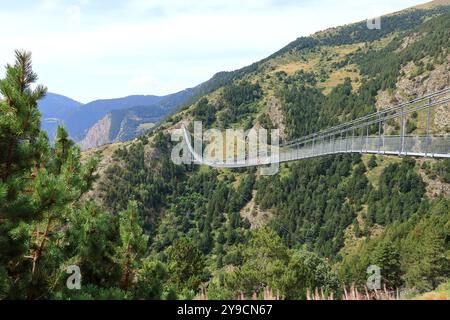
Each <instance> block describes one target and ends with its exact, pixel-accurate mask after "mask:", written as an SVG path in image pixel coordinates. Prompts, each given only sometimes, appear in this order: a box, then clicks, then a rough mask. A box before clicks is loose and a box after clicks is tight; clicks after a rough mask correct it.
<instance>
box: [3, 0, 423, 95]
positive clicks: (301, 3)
mask: <svg viewBox="0 0 450 320" xmlns="http://www.w3.org/2000/svg"><path fill="white" fill-rule="evenodd" d="M422 2H425V0H396V1H392V0H341V1H335V0H279V1H277V0H147V1H145V0H128V1H125V0H124V1H119V0H109V1H105V0H21V1H11V0H0V22H1V28H0V65H1V72H0V76H2V77H3V75H4V65H5V64H6V63H7V62H12V61H13V58H14V56H13V54H14V53H13V52H14V49H16V48H23V49H27V50H31V51H32V53H33V61H34V69H35V71H36V72H37V73H38V74H39V77H40V82H41V83H43V84H45V85H46V86H48V88H49V90H50V91H52V92H56V93H60V94H64V95H67V96H69V97H71V98H74V99H77V100H79V101H81V102H88V101H90V100H94V99H99V98H113V97H120V96H126V95H131V94H158V95H163V94H168V93H173V92H177V91H180V90H183V89H185V88H187V87H192V86H195V85H197V84H199V83H201V82H203V81H206V80H208V79H209V78H210V77H211V76H212V75H213V74H214V73H216V72H218V71H223V70H234V69H237V68H240V67H243V66H245V65H248V64H250V63H252V62H255V61H257V60H259V59H262V58H264V57H266V56H268V55H270V54H271V53H273V52H275V51H277V50H278V49H280V48H281V47H283V46H284V45H286V44H288V43H289V42H291V41H293V40H295V39H296V38H297V37H299V36H304V35H309V34H311V33H313V32H315V31H318V30H322V29H325V28H328V27H332V26H337V25H342V24H346V23H351V22H356V21H360V20H363V19H365V18H372V17H375V16H380V15H383V14H386V13H390V12H393V11H397V10H400V9H403V8H405V7H409V6H413V5H416V4H419V3H422Z"/></svg>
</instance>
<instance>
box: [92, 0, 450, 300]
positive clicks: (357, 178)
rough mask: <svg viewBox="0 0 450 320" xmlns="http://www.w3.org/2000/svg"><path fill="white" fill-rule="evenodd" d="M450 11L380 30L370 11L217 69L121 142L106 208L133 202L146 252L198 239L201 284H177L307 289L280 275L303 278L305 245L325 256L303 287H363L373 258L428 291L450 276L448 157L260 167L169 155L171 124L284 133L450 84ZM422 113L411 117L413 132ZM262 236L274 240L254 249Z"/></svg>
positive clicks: (396, 283) (406, 15) (103, 192)
mask: <svg viewBox="0 0 450 320" xmlns="http://www.w3.org/2000/svg"><path fill="white" fill-rule="evenodd" d="M449 12H450V8H449V7H445V6H444V7H441V6H438V7H434V6H430V7H428V9H427V10H416V9H414V10H412V9H410V10H406V11H405V12H400V13H397V14H394V15H390V16H388V17H384V19H383V20H382V26H383V27H382V29H381V30H379V31H373V30H368V29H367V28H366V27H365V22H361V23H358V24H354V25H349V26H344V27H339V28H335V29H332V30H327V31H325V32H320V33H318V34H316V35H314V36H312V37H308V38H300V39H298V40H296V41H294V42H293V43H291V44H289V45H288V46H287V47H285V48H283V49H282V50H280V51H279V52H277V53H276V54H274V55H272V56H271V57H269V58H268V59H265V60H263V61H261V62H259V63H257V64H255V65H252V66H250V67H247V68H244V69H242V70H238V71H235V72H232V73H226V74H222V75H218V76H216V79H213V82H212V83H213V84H214V83H217V77H220V76H222V79H221V81H220V85H218V86H217V88H214V90H211V93H209V94H206V95H204V96H203V97H201V98H199V99H198V100H197V102H195V103H193V104H192V105H191V106H190V107H188V108H186V109H185V110H184V111H183V112H182V113H179V114H176V115H174V116H173V117H172V118H171V119H169V120H168V122H167V123H165V124H163V125H162V126H161V127H160V128H159V130H158V131H157V132H156V133H155V135H152V136H149V137H142V138H141V139H140V141H139V142H136V143H133V144H131V145H130V146H128V147H125V148H121V149H120V150H119V151H118V152H116V154H115V156H114V161H113V163H112V165H111V166H110V168H109V169H108V170H107V172H106V174H105V175H104V177H103V180H101V181H103V182H100V187H99V188H98V191H97V195H100V197H103V202H104V204H105V205H106V206H107V207H108V209H110V210H112V211H117V210H122V209H124V208H125V207H126V205H127V202H128V199H130V198H132V199H135V200H137V202H138V203H139V205H140V210H141V214H142V216H143V218H144V219H145V221H146V223H145V229H146V230H148V232H149V234H150V236H151V237H150V238H151V239H152V240H151V241H150V247H151V249H152V252H153V253H154V254H155V255H156V256H158V257H160V258H161V259H162V260H163V261H164V262H166V263H168V264H169V265H170V263H171V262H170V259H169V260H167V259H168V258H167V257H166V255H165V253H166V252H170V250H172V248H173V247H174V246H177V245H179V243H180V241H189V242H190V243H191V245H193V246H195V247H196V248H198V249H199V250H200V252H201V255H202V256H203V257H204V261H205V266H204V268H203V267H202V268H201V272H200V271H199V272H198V274H196V276H197V277H198V280H197V282H196V283H195V285H191V286H186V284H185V283H181V281H180V283H178V285H179V286H180V287H181V288H179V290H180V289H188V288H189V289H195V288H196V285H198V284H199V283H201V282H205V283H207V284H208V288H209V290H210V292H211V295H212V296H215V295H216V294H217V295H218V297H232V296H233V294H235V293H236V292H239V291H244V292H247V293H248V294H250V292H252V291H254V290H257V289H258V288H259V286H261V284H264V285H268V286H270V287H272V288H276V289H278V290H281V291H282V292H283V293H284V294H285V295H286V296H287V297H288V298H299V297H304V294H305V292H306V289H305V291H301V290H298V291H296V290H295V289H293V288H289V283H291V282H292V281H294V283H295V281H300V280H295V279H291V278H289V276H292V277H294V278H295V276H298V277H300V275H298V274H297V275H292V274H291V273H292V272H294V271H293V270H292V268H294V266H300V265H302V263H306V262H305V261H309V260H308V258H306V257H304V256H303V255H313V256H314V257H315V258H311V259H313V260H314V259H317V262H316V263H319V261H322V260H321V258H325V259H326V260H327V261H328V263H325V262H323V261H322V262H320V263H324V264H325V265H328V266H329V267H328V268H329V269H327V268H326V267H324V268H325V269H323V270H324V271H323V272H324V274H321V273H320V272H317V270H316V269H314V271H311V270H310V272H311V276H310V278H308V279H310V280H309V281H311V283H310V284H308V286H310V287H313V286H322V287H324V288H328V289H329V288H335V289H337V287H338V285H337V283H338V282H339V281H337V280H336V279H339V280H341V281H344V282H345V283H348V284H350V283H352V282H355V281H356V282H358V283H360V284H363V283H364V282H365V279H366V277H367V274H366V272H365V271H366V270H365V269H366V268H367V267H368V265H370V264H377V265H379V266H380V267H381V268H382V270H384V271H385V272H386V274H385V278H384V280H385V281H384V282H385V284H386V285H387V286H388V287H389V288H408V289H415V290H428V289H431V288H434V287H435V286H436V285H437V284H438V283H439V282H440V281H444V280H445V279H447V278H448V275H449V269H448V266H449V264H448V263H449V261H450V260H448V258H449V256H448V253H449V243H448V242H447V241H448V235H449V231H450V230H449V229H448V221H449V216H448V214H449V213H450V210H449V200H448V197H449V194H450V193H449V184H448V183H449V182H450V181H449V170H450V163H449V161H432V160H415V159H411V158H405V159H396V158H389V157H386V158H377V157H370V158H369V157H361V156H360V155H342V156H333V157H323V158H320V159H314V160H306V161H299V162H296V163H291V164H287V165H284V166H283V168H282V169H281V173H280V174H279V175H277V176H275V177H270V178H265V177H261V176H259V175H258V174H257V173H256V172H255V171H253V170H236V171H229V170H214V169H210V168H198V167H190V166H187V167H180V166H174V165H172V164H171V162H170V159H169V154H168V153H169V150H170V148H171V147H170V145H171V143H170V141H169V137H168V135H167V134H168V133H167V131H166V129H169V128H171V126H172V125H175V124H176V123H177V122H178V121H180V120H186V119H190V120H194V119H195V120H202V121H203V123H204V125H206V126H209V127H217V128H221V129H224V128H228V127H244V128H251V127H252V126H254V125H261V126H263V127H265V128H272V127H277V128H280V129H281V130H282V131H283V132H282V136H283V137H284V138H285V139H292V138H295V137H299V136H302V135H306V134H309V133H312V132H314V131H317V130H319V129H321V128H325V127H329V126H332V125H335V124H338V123H340V122H343V121H346V120H351V119H354V118H356V117H358V116H362V115H364V114H368V113H371V112H374V111H375V110H377V108H383V107H387V106H389V105H392V104H395V103H398V102H401V101H406V100H408V99H411V98H414V97H417V96H420V95H423V94H424V93H429V92H433V91H436V90H439V89H442V88H444V87H447V86H449V84H450V81H449V71H450V53H449V47H450V43H449V41H450V13H449ZM439 112H440V113H439ZM442 117H443V118H444V119H447V121H444V122H445V123H447V124H448V122H449V121H448V120H449V114H448V108H447V109H444V110H440V111H438V114H436V115H435V120H434V121H435V123H434V124H433V128H434V130H436V131H437V132H440V133H446V132H447V133H448V132H449V127H448V125H447V126H445V125H444V126H442V125H441V124H440V122H439V119H442ZM422 122H423V119H422V118H421V117H420V116H418V117H417V118H416V119H409V120H408V132H409V133H413V132H414V131H417V132H419V131H418V130H420V129H423V123H422ZM390 130H391V131H392V132H391V133H395V130H398V128H396V126H395V125H394V124H393V125H392V128H391V129H390ZM147 140H148V141H147ZM109 185H113V186H114V188H113V189H112V188H109V187H108V186H109ZM250 203H251V204H252V205H249V204H250ZM249 208H250V209H249ZM246 210H247V211H248V210H251V212H246ZM436 219H438V220H439V221H441V222H438V220H436ZM261 221H262V222H263V223H262V224H264V223H267V226H266V227H265V228H260V227H261V223H260V222H261ZM258 228H259V230H257V229H258ZM424 228H425V229H424ZM426 228H431V229H432V230H428V229H426ZM418 230H427V231H423V232H422V231H421V232H419V231H418ZM275 234H276V235H275ZM258 237H262V238H263V239H266V240H261V239H260V240H261V241H270V242H271V243H270V244H269V243H267V245H261V246H258V245H256V243H255V241H256V240H255V239H259V238H258ZM278 237H280V238H278ZM422 237H423V239H422ZM269 239H270V240H269ZM276 239H279V240H276ZM258 241H259V240H258ZM277 241H280V242H277ZM272 242H273V243H272ZM416 243H421V245H420V246H419V247H418V246H417V245H416ZM272 246H273V247H272ZM272 250H273V251H272ZM259 256H261V259H264V261H265V262H264V263H262V260H261V261H259V260H258V259H259V258H257V257H259ZM255 257H256V258H255ZM267 261H269V263H266V262H267ZM314 261H316V260H314ZM311 263H312V262H311ZM431 266H433V270H431V269H430V267H431ZM326 270H328V271H326ZM332 270H333V271H332ZM294 274H295V272H294ZM193 276H194V275H193ZM333 277H336V279H335V278H333ZM333 279H334V280H333ZM284 281H285V282H284ZM291 290H292V291H291ZM182 292H186V291H182Z"/></svg>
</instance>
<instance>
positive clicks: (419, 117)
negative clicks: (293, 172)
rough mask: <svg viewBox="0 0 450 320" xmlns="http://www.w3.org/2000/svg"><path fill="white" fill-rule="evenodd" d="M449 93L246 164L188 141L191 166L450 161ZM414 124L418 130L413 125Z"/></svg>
mask: <svg viewBox="0 0 450 320" xmlns="http://www.w3.org/2000/svg"><path fill="white" fill-rule="evenodd" d="M449 106H450V88H446V89H444V90H441V91H438V92H434V93H431V94H427V95H424V96H422V97H419V98H416V99H414V100H410V101H408V102H404V103H401V104H398V105H395V106H391V107H388V108H384V109H382V110H380V111H378V112H375V113H372V114H369V115H367V116H363V117H360V118H358V119H355V120H352V121H349V122H345V123H343V124H340V125H337V126H334V127H331V128H328V129H324V130H322V131H319V132H316V133H313V134H310V135H307V136H304V137H301V138H298V139H295V140H292V141H288V142H284V143H282V144H280V145H279V146H271V147H269V148H267V149H268V150H267V151H264V152H262V153H261V154H258V155H257V156H253V157H251V156H248V155H247V156H246V157H245V160H244V161H224V160H221V159H218V160H217V159H216V160H215V159H210V160H208V159H206V158H205V157H203V155H201V154H200V153H198V152H196V150H195V148H193V147H192V144H191V134H190V133H189V131H188V130H187V129H186V127H184V126H183V128H182V129H183V139H184V142H185V143H186V144H187V147H188V150H189V152H190V156H191V160H192V162H193V163H195V164H203V165H208V166H211V167H217V168H240V167H254V166H263V165H269V164H274V163H284V162H289V161H296V160H300V159H308V158H315V157H320V156H325V155H332V154H344V153H360V154H378V155H391V156H400V157H402V156H414V157H428V158H450V134H449V133H450V132H449V131H450V107H449ZM411 123H415V125H414V128H411V126H410V124H411Z"/></svg>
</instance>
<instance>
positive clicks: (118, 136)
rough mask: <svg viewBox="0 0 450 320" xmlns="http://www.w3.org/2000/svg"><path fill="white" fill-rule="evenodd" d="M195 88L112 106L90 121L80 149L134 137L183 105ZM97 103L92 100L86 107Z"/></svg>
mask: <svg viewBox="0 0 450 320" xmlns="http://www.w3.org/2000/svg"><path fill="white" fill-rule="evenodd" d="M195 91H196V89H195V88H194V89H186V90H183V91H180V92H178V93H174V94H171V95H168V96H165V97H161V99H158V101H157V102H156V103H154V104H153V105H138V104H137V105H135V106H133V107H131V108H122V109H120V108H116V109H114V110H112V111H111V112H108V113H107V114H106V115H105V116H104V117H103V118H101V119H100V120H99V121H97V122H96V123H95V124H93V125H92V126H91V127H90V128H89V129H88V130H87V132H86V134H85V135H84V138H83V139H82V140H81V141H80V142H79V144H80V146H81V148H82V149H83V150H86V149H90V148H93V147H97V146H101V145H103V144H107V143H112V142H118V141H127V140H131V139H134V138H135V137H137V136H138V135H139V134H142V133H143V132H145V131H146V130H149V129H151V128H153V127H154V126H155V125H156V124H158V123H159V122H160V121H161V120H162V119H163V118H164V117H165V116H167V115H168V114H169V113H171V112H172V111H173V110H174V109H176V108H177V107H180V106H181V105H183V103H185V102H186V101H187V99H189V98H190V97H191V96H192V94H194V92H195ZM135 102H136V103H137V102H138V101H135ZM105 105H106V106H108V107H109V106H110V105H108V104H105ZM98 106H99V105H98V104H96V103H94V104H93V105H91V106H90V108H96V107H98ZM77 116H78V115H77ZM71 120H73V119H71ZM69 131H70V132H74V131H75V130H70V126H69Z"/></svg>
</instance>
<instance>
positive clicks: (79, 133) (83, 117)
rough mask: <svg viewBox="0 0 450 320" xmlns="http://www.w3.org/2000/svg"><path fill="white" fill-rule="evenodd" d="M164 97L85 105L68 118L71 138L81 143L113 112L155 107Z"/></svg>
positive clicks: (138, 97)
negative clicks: (98, 122) (94, 127)
mask: <svg viewBox="0 0 450 320" xmlns="http://www.w3.org/2000/svg"><path fill="white" fill-rule="evenodd" d="M162 98H163V97H158V96H138V95H134V96H128V97H124V98H118V99H106V100H96V101H92V102H90V103H88V104H85V105H83V106H81V107H79V108H78V110H77V111H76V112H74V113H72V114H71V115H70V116H69V117H67V122H66V126H67V130H68V131H69V133H70V135H71V137H72V138H73V139H75V140H76V141H80V140H81V139H82V138H83V137H84V135H85V134H86V132H87V130H88V129H89V128H91V127H92V126H93V125H94V124H95V123H96V122H97V121H99V120H100V119H102V118H103V117H104V116H106V115H107V114H108V113H109V112H111V111H112V110H120V109H126V108H130V107H133V106H144V105H145V106H153V105H155V104H157V103H158V102H159V101H160V100H161V99H162Z"/></svg>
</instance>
